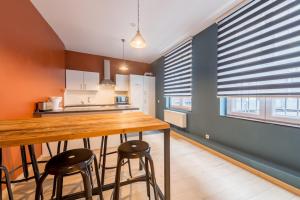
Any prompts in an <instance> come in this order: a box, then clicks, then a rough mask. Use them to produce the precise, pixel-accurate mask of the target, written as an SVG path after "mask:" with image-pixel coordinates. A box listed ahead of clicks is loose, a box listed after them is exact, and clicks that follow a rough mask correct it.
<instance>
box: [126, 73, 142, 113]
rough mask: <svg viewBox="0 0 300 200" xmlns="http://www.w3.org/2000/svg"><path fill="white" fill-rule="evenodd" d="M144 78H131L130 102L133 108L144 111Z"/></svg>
mask: <svg viewBox="0 0 300 200" xmlns="http://www.w3.org/2000/svg"><path fill="white" fill-rule="evenodd" d="M143 100H144V78H143V76H140V75H130V76H129V101H130V103H131V105H132V106H133V107H137V108H139V109H140V110H141V111H143V110H144V109H143V104H144V101H143Z"/></svg>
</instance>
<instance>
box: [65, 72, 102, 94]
mask: <svg viewBox="0 0 300 200" xmlns="http://www.w3.org/2000/svg"><path fill="white" fill-rule="evenodd" d="M99 82H100V79H99V73H97V72H86V71H78V70H69V69H67V70H66V89H67V90H98V85H99Z"/></svg>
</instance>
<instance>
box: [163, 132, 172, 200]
mask: <svg viewBox="0 0 300 200" xmlns="http://www.w3.org/2000/svg"><path fill="white" fill-rule="evenodd" d="M164 166H165V169H164V178H165V183H164V184H165V200H170V199H171V185H170V183H171V181H170V180H171V179H170V129H165V130H164Z"/></svg>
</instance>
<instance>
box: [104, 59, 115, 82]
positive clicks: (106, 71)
mask: <svg viewBox="0 0 300 200" xmlns="http://www.w3.org/2000/svg"><path fill="white" fill-rule="evenodd" d="M101 84H103V85H115V83H114V82H113V81H112V80H110V60H104V79H103V81H101Z"/></svg>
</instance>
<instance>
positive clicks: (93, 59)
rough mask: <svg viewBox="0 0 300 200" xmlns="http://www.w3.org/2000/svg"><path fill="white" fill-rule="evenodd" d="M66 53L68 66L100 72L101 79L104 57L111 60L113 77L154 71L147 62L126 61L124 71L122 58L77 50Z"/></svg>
mask: <svg viewBox="0 0 300 200" xmlns="http://www.w3.org/2000/svg"><path fill="white" fill-rule="evenodd" d="M65 55H66V68H68V69H74V70H83V71H92V72H99V73H100V76H101V80H103V75H104V74H103V73H104V72H103V67H104V59H108V60H110V66H111V67H110V68H111V69H110V73H111V74H110V75H111V79H112V80H114V79H115V74H139V75H143V74H144V73H145V72H152V70H151V66H150V65H149V64H146V63H140V62H134V61H126V63H127V65H128V69H129V70H128V71H126V72H123V71H120V70H119V67H120V65H121V64H122V60H121V59H116V58H109V57H104V56H99V55H92V54H86V53H79V52H75V51H65Z"/></svg>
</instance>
